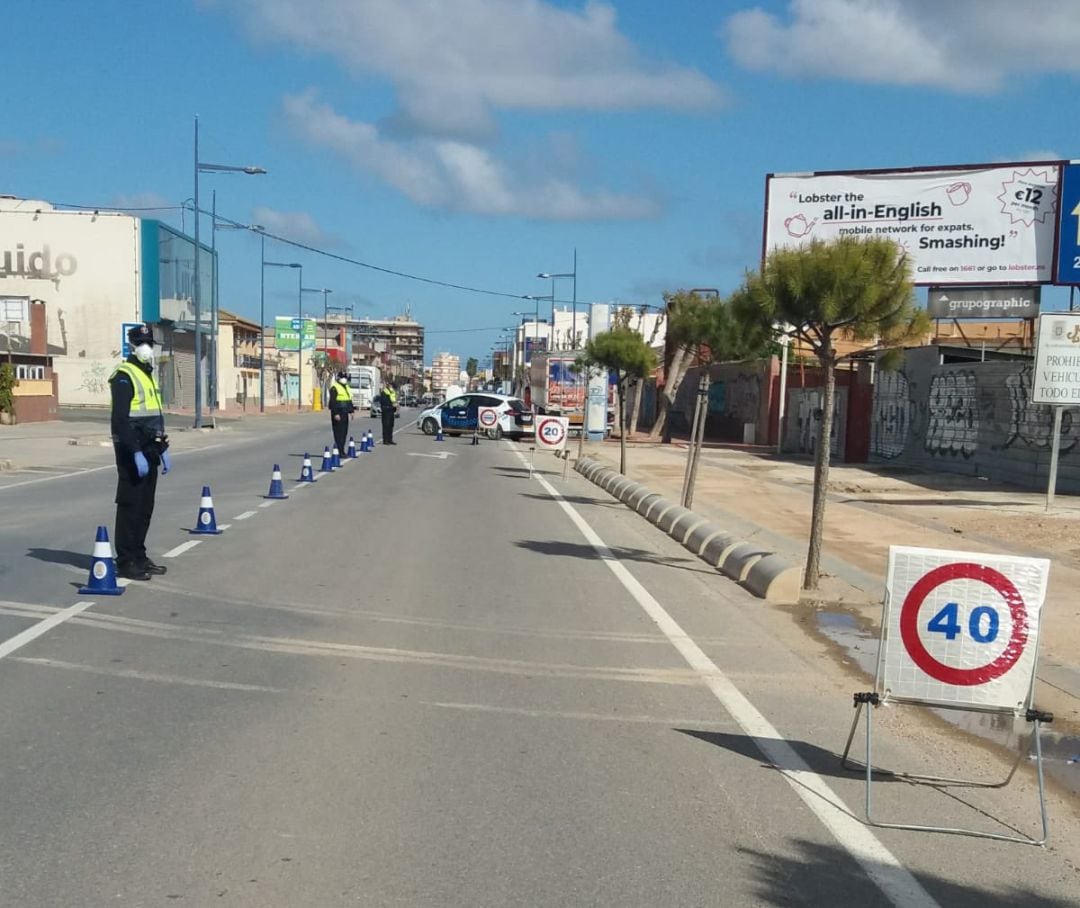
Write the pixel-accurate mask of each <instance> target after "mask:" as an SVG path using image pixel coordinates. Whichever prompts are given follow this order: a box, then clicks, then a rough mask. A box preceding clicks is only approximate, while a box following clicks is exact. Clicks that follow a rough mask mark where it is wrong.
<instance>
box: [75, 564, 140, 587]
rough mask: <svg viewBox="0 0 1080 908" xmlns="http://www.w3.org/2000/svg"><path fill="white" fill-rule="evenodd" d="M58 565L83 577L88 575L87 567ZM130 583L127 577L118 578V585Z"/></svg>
mask: <svg viewBox="0 0 1080 908" xmlns="http://www.w3.org/2000/svg"><path fill="white" fill-rule="evenodd" d="M57 567H58V568H61V569H62V570H65V571H67V572H68V573H70V574H79V575H80V576H82V577H85V576H86V575H87V569H86V568H81V567H78V566H76V565H74V564H58V565H57ZM129 583H131V581H130V580H128V579H127V577H119V578H117V580H116V585H117V586H127V585H128V584H129Z"/></svg>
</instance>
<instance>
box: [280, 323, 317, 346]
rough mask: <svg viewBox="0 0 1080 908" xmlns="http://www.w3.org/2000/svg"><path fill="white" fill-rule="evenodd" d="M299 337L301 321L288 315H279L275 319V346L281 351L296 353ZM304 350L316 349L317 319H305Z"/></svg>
mask: <svg viewBox="0 0 1080 908" xmlns="http://www.w3.org/2000/svg"><path fill="white" fill-rule="evenodd" d="M299 337H300V319H298V318H295V317H290V316H288V315H279V316H276V317H275V318H274V346H276V347H277V348H278V349H279V350H292V351H294V352H295V350H296V344H297V341H298V340H299ZM303 349H305V350H314V349H315V319H313V318H305V319H304V347H303Z"/></svg>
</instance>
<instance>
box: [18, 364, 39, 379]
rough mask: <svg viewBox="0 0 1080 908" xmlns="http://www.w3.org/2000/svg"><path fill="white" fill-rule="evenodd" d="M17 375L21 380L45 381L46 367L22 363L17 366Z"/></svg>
mask: <svg viewBox="0 0 1080 908" xmlns="http://www.w3.org/2000/svg"><path fill="white" fill-rule="evenodd" d="M15 377H16V378H17V379H19V380H20V381H22V380H24V379H25V380H26V381H44V379H45V367H44V366H27V365H23V364H22V363H20V364H19V365H17V366H16V367H15Z"/></svg>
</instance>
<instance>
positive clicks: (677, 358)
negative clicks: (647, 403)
mask: <svg viewBox="0 0 1080 908" xmlns="http://www.w3.org/2000/svg"><path fill="white" fill-rule="evenodd" d="M689 352H690V351H689V350H687V349H686V347H679V348H678V349H677V350H676V351H675V355H674V356H672V357H671V368H670V369H669V370H668V375H667V381H666V382H664V393H663V395H661V405H662V406H661V409H660V415H659V416H658V417H657V419H656V423H655V425H653V427H652V429H651V430H650V431H649V438H651V439H656V438H660V433H661V432H663V439H664V443H665V444H667V443H668V442H670V441H671V432H670V431H669V430H668V411H669V410H670V409H671V407H672V405H673V404H674V403H675V395H676V394H678V393H679V385H681V384H682V380H683V379H684V378H685V377H686V370H687V368H688V367H689V363H687V362H686V359H687V355H688V354H689Z"/></svg>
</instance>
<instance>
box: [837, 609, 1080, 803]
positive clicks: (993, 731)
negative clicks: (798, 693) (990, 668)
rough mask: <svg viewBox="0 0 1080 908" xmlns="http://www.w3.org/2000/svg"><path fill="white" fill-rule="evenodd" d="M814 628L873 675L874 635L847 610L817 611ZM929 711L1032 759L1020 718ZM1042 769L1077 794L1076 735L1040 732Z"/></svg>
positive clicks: (1079, 743)
mask: <svg viewBox="0 0 1080 908" xmlns="http://www.w3.org/2000/svg"><path fill="white" fill-rule="evenodd" d="M815 618H816V620H817V627H818V630H820V631H821V633H823V634H824V635H825V636H826V637H828V638H829V639H830V640H831V641H832V642H833V643H835V644H837V645H838V646H840V647H842V648H843V650H844V652H845V653H847V655H848V657H849V658H850V659H851V660H852V661H853V662H855V664H856V665H858V666H859V668H860V669H862V670H863V671H864V672H866V674H868V675H869V676H870V677H871V678H873V677H874V676H875V675H876V674H877V655H878V634H877V632H875V631H872V630H868V629H867V628H865V627H863V626H862V625H861V624H860V623H859V621H858V619H857V618H856V617H855V616H854V615H852V614H849V613H847V612H830V611H825V610H822V611H819V612H818V613H817V614H816V616H815ZM930 712H932V713H934V714H935V715H937V716H939V717H940V718H942V719H944V720H945V721H946V722H948V723H949V724H950V725H954V726H956V727H957V728H960V729H963V730H964V731H966V732H968V733H970V734H973V735H977V736H978V737H980V738H982V739H983V740H986V741H990V742H992V743H994V744H997V745H999V746H1000V747H1004V748H1005V749H1006V750H1007V751H1008V752H1009V753H1012V754H1015V753H1017V752H1018V751H1019V750H1020V749H1021V748H1022V749H1024V750H1025V751H1027V752H1028V753H1030V754H1031V760H1032V762H1034V760H1035V755H1034V749H1035V741H1034V737H1033V735H1032V726H1031V724H1030V723H1028V722H1027V721H1026V720H1024V719H1017V718H1015V717H1014V716H1011V715H1004V714H1002V713H977V712H960V711H958V710H952V709H933V708H930ZM1041 738H1042V752H1043V769H1044V771H1045V772H1046V775H1047V777H1048V778H1052V779H1054V780H1055V781H1056V782H1058V783H1060V784H1061V785H1064V786H1065V787H1066V788H1067V789H1068V790H1069V791H1071V792H1072V793H1073V794H1080V735H1070V734H1064V733H1061V732H1055V731H1054V727H1053V725H1051V726H1050V727H1049V728H1047V727H1044V728H1043V731H1042V735H1041Z"/></svg>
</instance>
